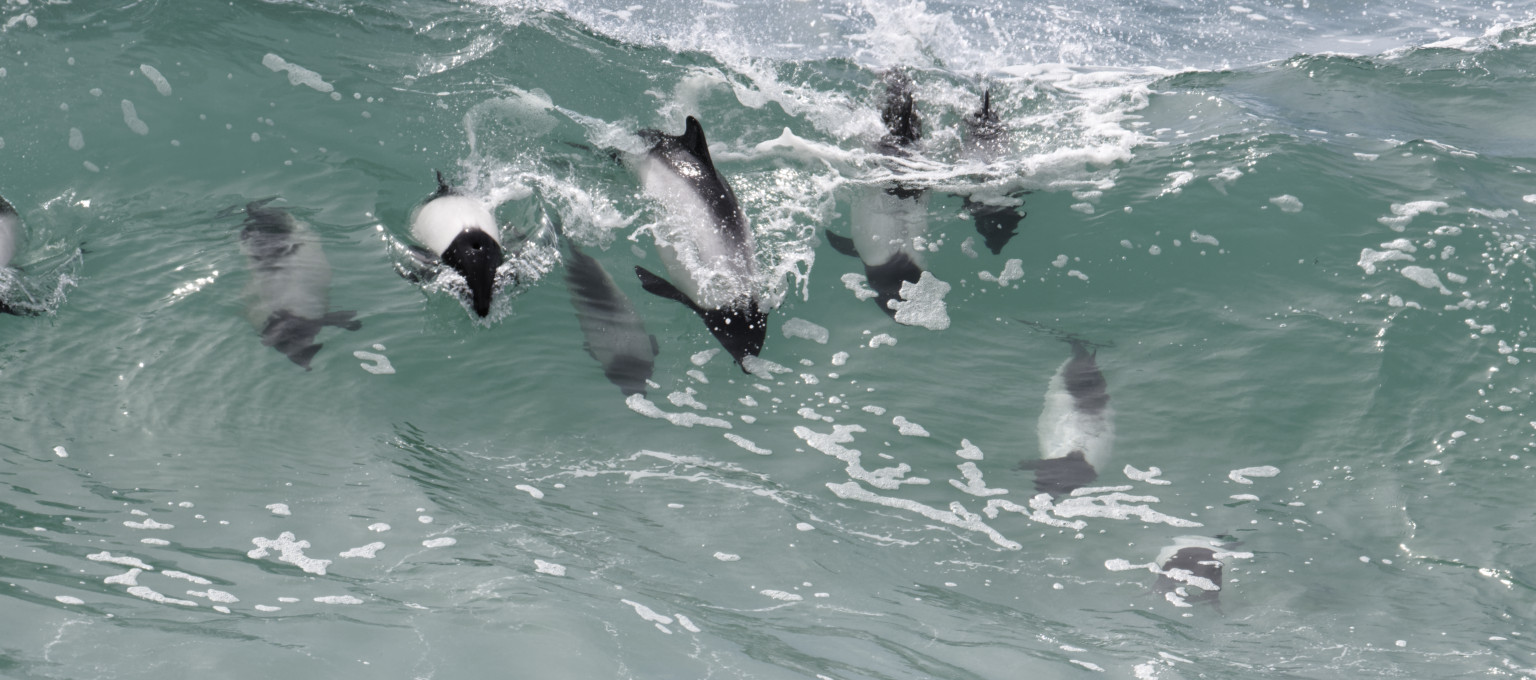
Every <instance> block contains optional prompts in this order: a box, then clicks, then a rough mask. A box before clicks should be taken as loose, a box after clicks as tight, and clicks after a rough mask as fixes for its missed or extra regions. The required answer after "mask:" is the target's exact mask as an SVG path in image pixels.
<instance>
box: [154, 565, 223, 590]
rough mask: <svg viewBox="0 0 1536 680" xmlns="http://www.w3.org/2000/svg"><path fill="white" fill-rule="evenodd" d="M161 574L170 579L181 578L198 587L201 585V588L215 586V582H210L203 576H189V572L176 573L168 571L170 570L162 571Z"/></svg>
mask: <svg viewBox="0 0 1536 680" xmlns="http://www.w3.org/2000/svg"><path fill="white" fill-rule="evenodd" d="M160 573H161V574H163V575H165V576H166V577H168V578H179V579H181V580H183V581H191V582H192V583H196V584H197V585H200V586H207V585H213V581H209V580H208V579H205V578H203V577H201V576H196V575H193V574H188V573H187V572H184V571H175V570H169V569H168V570H166V571H162V572H160Z"/></svg>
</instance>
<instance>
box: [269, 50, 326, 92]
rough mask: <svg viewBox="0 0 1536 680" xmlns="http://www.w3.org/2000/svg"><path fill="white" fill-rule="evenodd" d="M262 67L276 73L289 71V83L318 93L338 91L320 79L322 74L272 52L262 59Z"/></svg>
mask: <svg viewBox="0 0 1536 680" xmlns="http://www.w3.org/2000/svg"><path fill="white" fill-rule="evenodd" d="M261 65H262V66H265V67H267V68H269V69H272V71H274V72H278V71H287V72H288V83H289V84H291V85H303V86H305V87H308V88H310V89H312V90H315V91H316V92H332V91H334V90H335V89H336V87H335V86H334V85H331V84H330V83H327V82H325V80H324V79H323V78H321V77H320V74H318V73H315V72H314V71H311V70H309V69H307V68H304V67H303V66H300V65H298V64H294V63H291V62H289V61H287V60H285V59H283V58H282V57H279V56H277V55H275V54H272V53H270V52H269V53H267V55H266V56H264V57H262V58H261Z"/></svg>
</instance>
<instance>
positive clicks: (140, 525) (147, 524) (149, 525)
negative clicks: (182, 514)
mask: <svg viewBox="0 0 1536 680" xmlns="http://www.w3.org/2000/svg"><path fill="white" fill-rule="evenodd" d="M123 526H125V527H128V528H129V529H152V530H155V531H168V530H171V529H175V528H176V525H174V524H166V523H163V522H156V521H155V520H154V518H153V517H148V518H145V519H144V521H142V522H135V521H132V520H128V521H125V522H123Z"/></svg>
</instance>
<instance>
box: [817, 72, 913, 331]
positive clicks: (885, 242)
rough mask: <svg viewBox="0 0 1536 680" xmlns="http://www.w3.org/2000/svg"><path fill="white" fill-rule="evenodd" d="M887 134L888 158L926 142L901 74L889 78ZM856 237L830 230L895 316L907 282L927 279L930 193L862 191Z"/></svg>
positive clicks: (880, 146) (885, 188)
mask: <svg viewBox="0 0 1536 680" xmlns="http://www.w3.org/2000/svg"><path fill="white" fill-rule="evenodd" d="M880 119H881V121H882V122H884V123H885V127H886V134H885V135H884V136H882V137H881V138H880V141H879V142H878V143H877V144H876V145H875V149H876V150H877V151H879V152H880V153H881V154H883V155H885V156H890V157H893V158H904V157H907V156H909V155H911V154H912V153H913V152H914V151H915V150H916V149H917V147H918V145H919V143H920V142H921V141H922V138H923V122H922V118H921V117H920V116H919V115H918V113H917V106H916V101H915V98H914V96H913V83H912V79H911V77H909V76H907V75H906V74H905V73H903V72H902V71H900V70H893V71H891V72H890V73H887V74H886V76H885V101H884V104H883V105H882V107H881V110H880ZM851 213H852V215H851V221H852V230H853V232H852V238H848V237H844V236H840V235H838V234H835V233H833V232H831V231H828V232H827V240H828V241H829V242H830V243H831V244H832V247H833V248H834V249H835V250H837V251H838V252H840V253H842V254H844V255H849V256H853V257H857V258H859V259H860V260H862V261H863V262H864V275H865V277H866V278H868V280H869V287H870V288H872V289H873V290H874V291H875V302H876V303H877V304H878V305H879V306H880V309H881V310H883V311H884V312H885V313H886V314H889V315H890V316H891V317H892V318H895V316H896V309H895V308H893V307H891V304H890V303H891V302H893V301H896V300H900V299H901V286H902V284H903V283H914V284H915V283H917V282H918V281H919V280H920V279H921V278H922V275H923V255H922V252H923V251H922V250H920V249H919V248H918V247H917V241H918V239H920V238H921V237H923V236H924V235H925V234H927V232H928V192H927V191H925V190H924V189H922V188H921V187H914V186H909V185H907V184H904V183H902V182H899V181H898V182H894V183H889V184H885V185H881V186H873V187H866V188H864V189H860V190H859V191H858V192H857V193H856V194H855V195H854V197H853V205H852V207H851Z"/></svg>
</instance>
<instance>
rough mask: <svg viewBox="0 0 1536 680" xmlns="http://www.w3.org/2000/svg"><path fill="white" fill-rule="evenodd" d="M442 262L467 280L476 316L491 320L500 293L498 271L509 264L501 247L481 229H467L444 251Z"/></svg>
mask: <svg viewBox="0 0 1536 680" xmlns="http://www.w3.org/2000/svg"><path fill="white" fill-rule="evenodd" d="M442 258H443V263H444V264H446V265H448V266H450V267H453V269H454V271H456V272H458V273H459V275H460V276H463V277H464V282H465V283H466V284H468V286H469V299H470V303H471V304H472V306H473V307H474V308H475V313H476V314H478V315H480V316H481V317H485V316H488V315H489V314H490V313H491V294H492V293H493V292H495V290H496V269H497V268H498V267H500V266H501V263H502V262H504V261H506V255H505V254H504V253H503V252H502V250H501V245H500V244H498V243H497V242H496V239H494V238H491V235H490V234H487V233H485V232H483V231H480V230H479V229H465V230H464V231H463V232H461V233H460V234H459V236H458V237H457V238H455V239H453V243H451V244H449V246H448V249H447V250H444V251H443V255H442Z"/></svg>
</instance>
